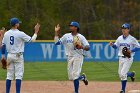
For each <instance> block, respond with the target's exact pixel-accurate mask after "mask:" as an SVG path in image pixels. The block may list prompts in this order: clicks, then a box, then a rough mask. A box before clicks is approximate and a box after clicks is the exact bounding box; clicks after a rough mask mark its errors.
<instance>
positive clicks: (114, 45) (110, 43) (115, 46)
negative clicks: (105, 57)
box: [109, 42, 117, 49]
mask: <svg viewBox="0 0 140 93" xmlns="http://www.w3.org/2000/svg"><path fill="white" fill-rule="evenodd" d="M109 45H110V46H112V47H113V48H114V49H117V45H116V44H114V43H113V42H109Z"/></svg>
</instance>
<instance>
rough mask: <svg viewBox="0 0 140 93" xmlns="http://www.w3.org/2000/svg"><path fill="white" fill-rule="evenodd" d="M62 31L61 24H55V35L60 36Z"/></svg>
mask: <svg viewBox="0 0 140 93" xmlns="http://www.w3.org/2000/svg"><path fill="white" fill-rule="evenodd" d="M59 32H60V25H59V24H57V26H55V36H58V35H59Z"/></svg>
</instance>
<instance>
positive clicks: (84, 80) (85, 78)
mask: <svg viewBox="0 0 140 93" xmlns="http://www.w3.org/2000/svg"><path fill="white" fill-rule="evenodd" d="M82 76H83V78H84V79H83V80H82V81H83V82H84V84H85V85H88V80H87V77H86V74H85V73H83V74H82Z"/></svg>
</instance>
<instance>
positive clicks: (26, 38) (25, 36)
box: [21, 32, 31, 42]
mask: <svg viewBox="0 0 140 93" xmlns="http://www.w3.org/2000/svg"><path fill="white" fill-rule="evenodd" d="M21 38H22V39H23V40H24V41H25V42H29V41H31V37H30V36H29V35H27V34H25V33H24V32H21Z"/></svg>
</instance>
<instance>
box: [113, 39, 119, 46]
mask: <svg viewBox="0 0 140 93" xmlns="http://www.w3.org/2000/svg"><path fill="white" fill-rule="evenodd" d="M119 44H120V43H119V38H117V40H116V41H115V43H114V45H116V47H119Z"/></svg>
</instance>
